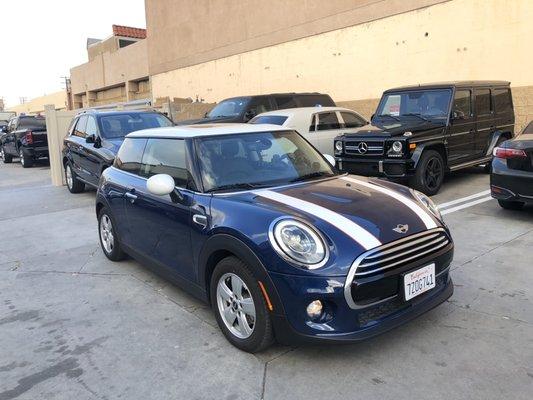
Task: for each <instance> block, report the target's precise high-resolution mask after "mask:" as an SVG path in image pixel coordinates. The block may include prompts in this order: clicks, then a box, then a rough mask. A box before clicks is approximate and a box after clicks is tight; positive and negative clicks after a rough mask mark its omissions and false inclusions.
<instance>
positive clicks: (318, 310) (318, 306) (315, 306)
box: [307, 300, 322, 319]
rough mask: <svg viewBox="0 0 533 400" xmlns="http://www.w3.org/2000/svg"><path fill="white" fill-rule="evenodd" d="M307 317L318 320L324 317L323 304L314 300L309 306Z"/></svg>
mask: <svg viewBox="0 0 533 400" xmlns="http://www.w3.org/2000/svg"><path fill="white" fill-rule="evenodd" d="M307 315H309V317H311V318H313V319H314V318H318V317H320V316H321V315H322V302H321V301H320V300H314V301H312V302H311V303H309V305H308V306H307Z"/></svg>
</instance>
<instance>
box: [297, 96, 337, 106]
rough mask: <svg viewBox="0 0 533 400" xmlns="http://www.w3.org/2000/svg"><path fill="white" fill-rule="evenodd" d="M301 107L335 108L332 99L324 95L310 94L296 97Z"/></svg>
mask: <svg viewBox="0 0 533 400" xmlns="http://www.w3.org/2000/svg"><path fill="white" fill-rule="evenodd" d="M296 99H297V102H298V104H299V107H320V106H322V107H335V103H334V102H333V100H331V97H329V96H326V95H323V94H310V95H305V96H297V97H296Z"/></svg>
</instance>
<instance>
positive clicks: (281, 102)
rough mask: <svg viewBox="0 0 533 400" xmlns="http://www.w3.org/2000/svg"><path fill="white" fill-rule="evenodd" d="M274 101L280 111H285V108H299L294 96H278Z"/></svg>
mask: <svg viewBox="0 0 533 400" xmlns="http://www.w3.org/2000/svg"><path fill="white" fill-rule="evenodd" d="M274 101H275V102H276V105H277V106H278V109H280V110H283V109H285V108H296V107H298V104H296V101H295V99H294V97H292V96H278V97H274Z"/></svg>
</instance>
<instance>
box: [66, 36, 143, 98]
mask: <svg viewBox="0 0 533 400" xmlns="http://www.w3.org/2000/svg"><path fill="white" fill-rule="evenodd" d="M147 54H148V50H147V42H146V40H140V41H139V42H137V43H134V44H132V45H129V46H127V47H124V48H121V49H119V50H117V51H114V52H105V53H103V54H99V55H96V56H95V57H94V59H93V60H92V61H90V62H88V63H85V64H82V65H78V66H77V67H74V68H72V69H71V70H70V78H71V83H72V93H74V94H75V95H78V94H82V93H85V92H86V91H98V90H101V89H106V88H109V87H114V86H118V85H121V84H125V82H127V81H137V80H141V79H146V78H147V77H148V58H147Z"/></svg>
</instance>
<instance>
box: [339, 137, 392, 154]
mask: <svg viewBox="0 0 533 400" xmlns="http://www.w3.org/2000/svg"><path fill="white" fill-rule="evenodd" d="M360 143H366V144H367V145H368V149H367V151H366V152H365V153H361V152H360V151H359V148H358V146H359V144H360ZM384 146H385V143H384V142H383V141H381V140H347V141H346V142H345V144H344V151H345V152H346V154H353V155H358V156H379V155H383V152H384Z"/></svg>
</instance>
